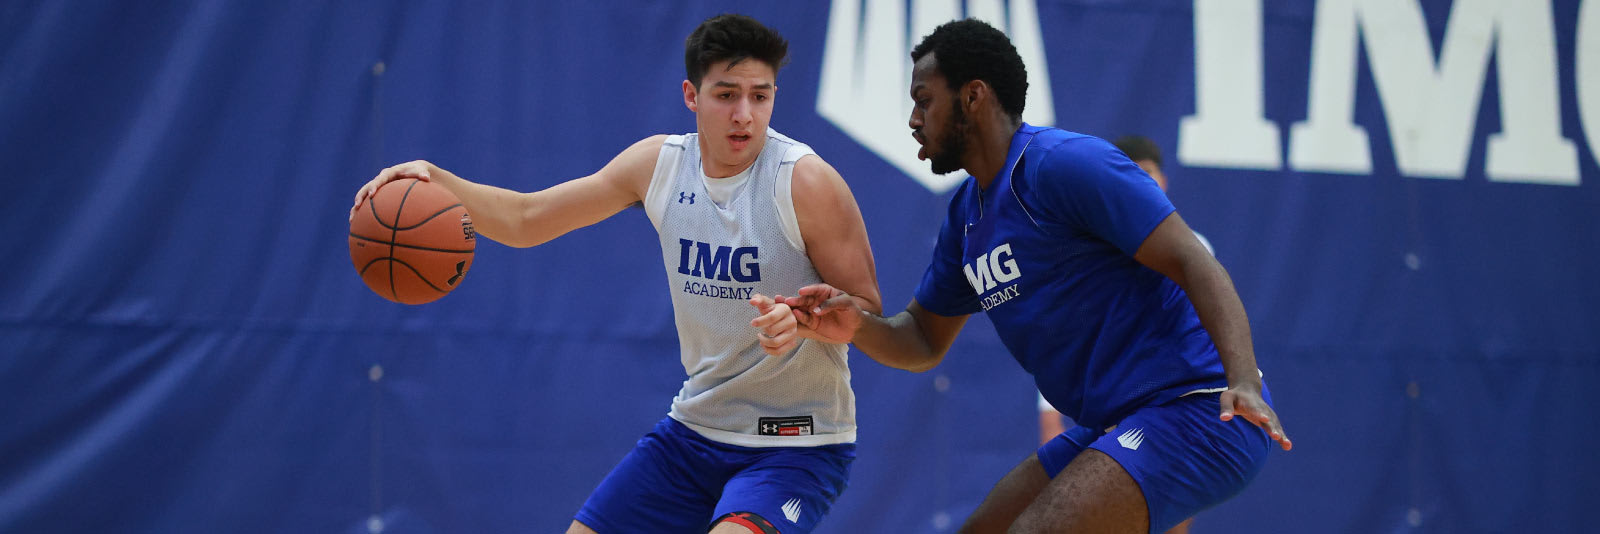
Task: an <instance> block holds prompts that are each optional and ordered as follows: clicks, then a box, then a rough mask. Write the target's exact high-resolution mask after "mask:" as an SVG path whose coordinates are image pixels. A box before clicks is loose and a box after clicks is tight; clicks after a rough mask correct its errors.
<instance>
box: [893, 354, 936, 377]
mask: <svg viewBox="0 0 1600 534" xmlns="http://www.w3.org/2000/svg"><path fill="white" fill-rule="evenodd" d="M941 361H944V357H943V356H940V355H934V356H931V357H928V358H924V359H922V360H920V361H916V362H911V363H909V364H907V365H903V366H901V367H900V368H901V369H904V370H906V371H910V372H913V373H926V372H928V371H931V370H933V368H935V367H938V366H939V362H941Z"/></svg>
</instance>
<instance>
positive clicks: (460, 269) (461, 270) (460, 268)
mask: <svg viewBox="0 0 1600 534" xmlns="http://www.w3.org/2000/svg"><path fill="white" fill-rule="evenodd" d="M466 273H467V262H464V261H458V262H456V275H455V276H452V277H450V279H449V280H445V281H444V283H445V285H449V286H454V285H456V282H460V281H461V275H463V274H466ZM435 280H437V279H435Z"/></svg>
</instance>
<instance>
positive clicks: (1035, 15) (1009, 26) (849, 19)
mask: <svg viewBox="0 0 1600 534" xmlns="http://www.w3.org/2000/svg"><path fill="white" fill-rule="evenodd" d="M910 2H911V5H910V8H911V9H910V10H909V11H910V18H911V20H910V21H907V20H906V16H907V15H906V13H907V9H906V7H907V6H906V0H867V1H866V2H864V3H865V4H866V5H865V6H863V5H862V4H863V2H862V1H861V0H833V7H832V10H831V11H830V12H829V15H828V38H827V42H826V45H825V47H824V49H823V53H822V77H821V80H820V83H819V85H820V86H821V87H820V88H819V89H818V91H817V92H818V94H817V113H818V114H820V115H822V116H823V118H826V119H828V120H829V121H830V122H832V123H833V124H834V126H838V127H839V129H840V130H844V132H845V134H847V135H849V136H850V137H851V138H853V139H855V140H856V142H857V143H861V145H862V146H864V147H866V148H867V149H868V150H871V151H872V152H873V153H875V154H877V155H878V157H881V158H883V159H884V160H885V161H888V162H889V163H890V164H892V165H894V166H895V167H896V168H898V169H900V171H901V172H904V173H905V174H906V175H907V176H910V177H911V178H913V179H915V180H916V181H918V182H920V183H921V184H922V185H923V186H925V187H927V188H928V189H929V190H931V191H933V192H935V193H942V192H945V191H948V190H949V189H950V188H952V187H955V185H956V184H958V183H960V182H961V180H963V179H965V178H966V175H965V174H964V173H958V172H956V173H950V174H946V175H943V176H940V175H937V174H933V172H932V171H930V170H929V168H928V162H926V161H919V160H918V159H917V148H918V147H917V142H916V141H915V140H913V139H912V138H911V128H910V126H907V125H906V123H907V121H908V120H909V119H910V117H911V97H910V96H909V91H910V89H911V48H912V47H914V46H916V44H917V43H918V42H920V41H921V40H922V38H923V36H926V35H928V34H929V33H932V32H933V29H934V28H935V27H937V26H938V25H940V24H943V23H945V22H949V21H951V20H955V19H959V18H962V17H963V15H964V16H966V17H971V18H975V19H979V20H982V21H984V22H987V23H989V24H990V25H991V26H994V27H996V28H999V29H1000V30H1001V31H1004V32H1006V34H1007V35H1009V36H1010V37H1011V42H1012V44H1015V45H1016V47H1017V52H1018V53H1019V54H1021V55H1022V62H1023V64H1025V65H1027V66H1028V105H1027V110H1026V111H1025V112H1024V113H1023V115H1022V118H1023V120H1025V121H1027V122H1028V123H1030V124H1034V125H1040V126H1048V125H1051V124H1055V115H1056V113H1055V105H1054V104H1053V103H1052V97H1051V92H1050V71H1049V67H1048V66H1047V64H1046V62H1045V56H1044V40H1043V39H1042V38H1041V36H1040V28H1039V12H1038V7H1037V6H1036V5H1035V4H1034V0H1011V1H1010V2H1004V1H1003V0H967V1H966V2H962V1H961V0H910ZM963 3H964V4H965V6H964V7H965V13H963ZM863 8H864V9H865V10H866V11H865V12H864V13H863V12H862V9H863Z"/></svg>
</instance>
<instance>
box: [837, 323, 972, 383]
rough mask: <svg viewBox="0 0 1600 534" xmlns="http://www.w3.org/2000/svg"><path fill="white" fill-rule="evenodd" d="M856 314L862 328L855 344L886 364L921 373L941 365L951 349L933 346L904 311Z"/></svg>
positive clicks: (858, 332) (854, 341) (854, 340)
mask: <svg viewBox="0 0 1600 534" xmlns="http://www.w3.org/2000/svg"><path fill="white" fill-rule="evenodd" d="M856 313H858V314H860V316H861V326H860V327H859V328H857V329H856V333H855V337H854V339H852V340H851V342H852V343H853V344H855V346H856V348H857V349H860V350H861V352H863V353H865V354H866V355H867V356H870V357H872V359H874V360H877V361H878V363H881V364H883V365H887V366H889V367H893V368H896V369H904V370H907V371H911V372H914V373H920V372H923V371H927V370H929V369H932V368H934V366H937V365H939V361H940V360H943V359H944V353H945V351H947V350H949V348H950V347H949V346H948V345H945V346H943V347H938V346H934V345H933V344H930V343H929V342H928V337H927V336H926V335H925V334H924V332H923V331H922V328H920V327H919V325H918V324H917V320H916V318H915V317H913V316H912V315H911V313H910V312H907V311H902V312H900V313H897V314H895V315H894V316H892V317H883V316H881V315H878V314H876V313H871V312H867V311H864V310H862V311H857V312H856Z"/></svg>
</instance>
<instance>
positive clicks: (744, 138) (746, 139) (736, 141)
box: [728, 134, 750, 150]
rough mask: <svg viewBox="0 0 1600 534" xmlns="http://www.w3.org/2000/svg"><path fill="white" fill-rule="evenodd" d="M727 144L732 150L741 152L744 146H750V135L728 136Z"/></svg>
mask: <svg viewBox="0 0 1600 534" xmlns="http://www.w3.org/2000/svg"><path fill="white" fill-rule="evenodd" d="M728 144H731V145H733V148H734V150H743V149H744V147H745V146H746V145H749V144H750V134H733V135H729V136H728Z"/></svg>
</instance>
